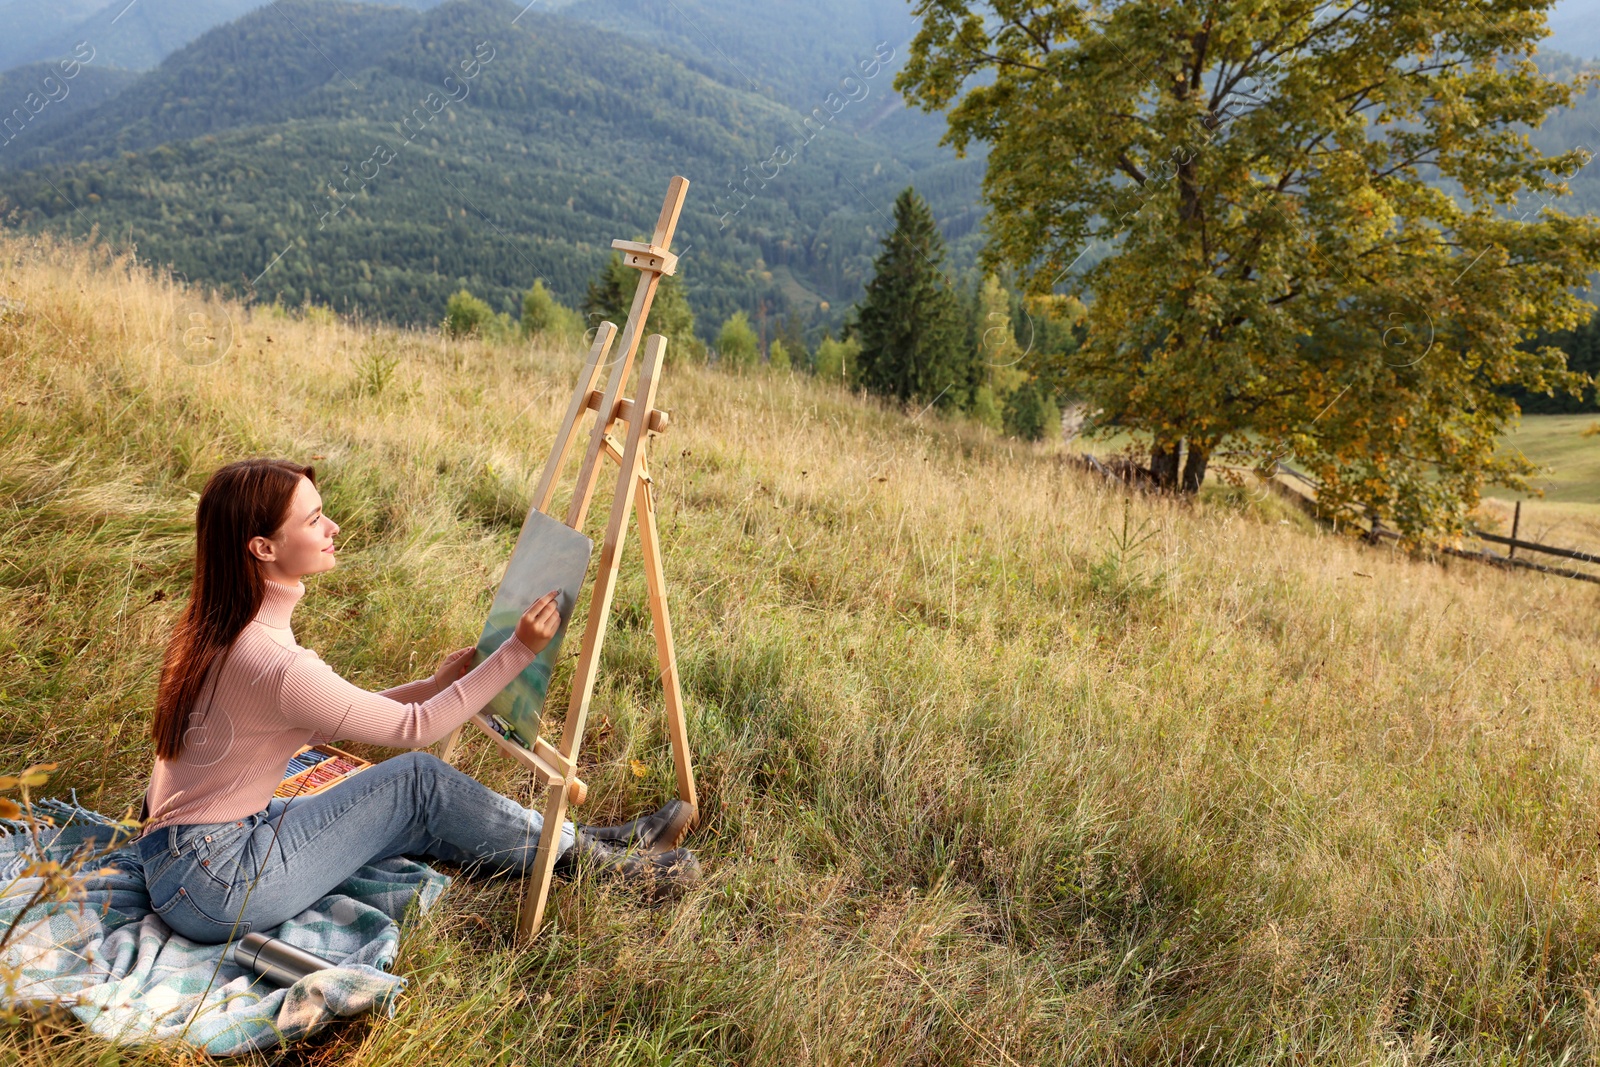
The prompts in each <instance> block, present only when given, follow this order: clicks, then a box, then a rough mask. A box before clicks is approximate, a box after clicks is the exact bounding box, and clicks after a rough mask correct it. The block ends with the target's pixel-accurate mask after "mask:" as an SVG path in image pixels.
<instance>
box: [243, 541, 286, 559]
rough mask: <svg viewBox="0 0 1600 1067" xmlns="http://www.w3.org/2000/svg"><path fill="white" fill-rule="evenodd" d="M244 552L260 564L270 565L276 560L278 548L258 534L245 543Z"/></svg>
mask: <svg viewBox="0 0 1600 1067" xmlns="http://www.w3.org/2000/svg"><path fill="white" fill-rule="evenodd" d="M245 550H246V551H247V552H249V553H250V554H251V555H252V556H254V557H255V558H256V559H258V560H260V561H261V562H262V563H272V562H274V561H276V560H277V558H278V548H277V546H276V545H274V544H273V543H272V542H271V541H269V540H268V539H267V538H265V537H262V536H261V535H260V534H257V535H256V536H254V537H252V538H250V540H248V541H246V542H245Z"/></svg>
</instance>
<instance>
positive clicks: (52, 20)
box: [0, 0, 441, 71]
mask: <svg viewBox="0 0 1600 1067" xmlns="http://www.w3.org/2000/svg"><path fill="white" fill-rule="evenodd" d="M269 2H270V0H112V2H111V3H109V4H108V3H104V2H103V0H4V2H0V26H4V27H5V28H6V30H7V33H6V34H5V35H4V37H3V38H0V71H3V70H6V69H8V68H11V67H15V66H20V65H22V64H25V63H34V62H41V61H46V60H51V59H56V58H59V57H61V56H64V55H68V54H70V53H71V51H72V49H73V48H74V47H75V46H77V45H78V44H80V43H88V44H89V45H92V46H93V47H94V49H95V50H96V52H97V53H99V56H100V63H101V65H102V66H107V67H121V68H123V69H124V70H149V69H151V68H153V67H155V66H156V65H157V64H159V63H160V62H161V61H162V60H163V59H165V58H166V57H167V56H169V55H171V54H172V53H173V52H176V51H177V50H178V49H179V48H182V47H183V46H184V45H186V44H188V43H189V42H190V41H192V40H194V39H195V38H197V37H199V36H200V35H201V34H203V33H205V32H206V31H207V30H210V29H212V28H213V27H216V26H220V25H222V24H224V23H227V22H232V21H233V20H234V19H236V18H239V17H240V16H241V15H245V14H247V13H249V12H251V11H254V10H256V9H257V8H260V7H262V6H264V5H266V4H268V3H269ZM384 2H386V3H390V4H398V5H401V6H404V7H413V8H427V7H433V6H434V5H436V4H438V3H440V2H441V0H384Z"/></svg>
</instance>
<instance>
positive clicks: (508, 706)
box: [474, 508, 594, 748]
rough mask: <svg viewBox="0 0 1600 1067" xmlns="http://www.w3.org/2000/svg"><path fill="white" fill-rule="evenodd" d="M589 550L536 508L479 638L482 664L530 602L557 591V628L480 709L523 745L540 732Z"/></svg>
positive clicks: (588, 542) (564, 526) (576, 534)
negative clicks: (517, 672) (558, 618)
mask: <svg viewBox="0 0 1600 1067" xmlns="http://www.w3.org/2000/svg"><path fill="white" fill-rule="evenodd" d="M593 550H594V542H593V541H591V540H589V538H587V537H585V536H584V535H583V534H581V533H579V532H578V531H576V530H574V529H573V528H572V527H570V526H568V525H567V524H566V523H563V522H561V521H560V520H558V519H553V518H551V517H550V516H549V515H546V514H545V513H544V512H542V511H540V510H538V509H537V508H535V509H533V510H532V511H530V512H529V513H528V519H527V521H526V522H524V523H523V524H522V533H521V534H520V535H518V537H517V547H516V548H515V549H514V550H513V551H512V553H511V562H510V563H508V564H507V565H506V574H505V577H504V578H503V579H501V581H500V589H499V591H498V592H497V593H495V597H494V604H493V606H492V607H490V609H489V619H488V621H487V622H485V623H484V624H483V634H482V636H480V637H479V638H478V646H477V648H478V654H477V656H475V657H474V662H475V663H482V662H483V661H484V659H486V658H487V657H488V655H489V654H490V653H491V652H493V651H494V650H495V649H497V648H499V647H500V645H501V643H502V642H503V641H505V639H506V638H508V637H510V636H511V635H512V633H513V632H515V630H516V628H517V620H518V619H520V618H521V617H522V613H523V612H524V611H527V610H528V606H529V605H531V604H532V603H533V602H534V601H535V600H538V599H539V598H540V597H542V596H544V595H545V594H546V593H548V592H550V590H552V589H559V590H560V591H561V602H560V604H559V610H560V612H561V628H560V629H559V630H557V631H556V635H555V637H553V638H551V640H550V644H548V645H547V646H545V649H544V651H543V652H541V653H539V655H538V657H537V658H535V659H534V661H533V662H532V663H530V664H528V666H527V668H526V669H525V670H523V672H522V673H521V674H519V675H517V677H516V678H515V679H513V680H512V682H511V684H510V685H508V686H506V687H505V689H503V690H501V691H500V693H499V695H498V696H496V697H495V698H494V699H493V700H491V701H490V702H489V705H488V706H487V707H486V708H484V709H483V711H484V715H485V717H487V718H488V719H489V721H490V722H491V723H493V724H494V726H495V728H496V729H497V730H498V731H499V732H500V733H501V734H502V735H503V736H505V737H507V738H508V739H509V740H512V741H515V742H516V743H518V744H519V745H521V746H522V747H523V748H527V747H528V746H529V745H531V744H532V743H533V741H534V739H535V738H537V737H538V736H539V722H540V719H541V718H542V717H543V715H544V698H545V694H546V693H548V692H549V690H550V676H551V675H552V674H553V673H554V672H555V665H556V662H557V657H558V656H560V654H561V639H562V638H563V637H565V636H566V633H567V620H568V619H570V618H571V617H572V609H573V608H574V607H575V606H576V605H577V603H578V592H579V590H581V589H582V588H583V579H584V576H585V575H586V574H587V573H588V570H589V556H590V554H591V553H592V552H593Z"/></svg>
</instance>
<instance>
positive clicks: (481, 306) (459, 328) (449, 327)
mask: <svg viewBox="0 0 1600 1067" xmlns="http://www.w3.org/2000/svg"><path fill="white" fill-rule="evenodd" d="M496 319H497V316H496V315H495V313H494V309H493V308H491V307H490V306H489V305H488V304H487V303H485V302H484V301H482V300H479V299H478V298H477V297H475V296H473V295H472V294H471V293H469V292H468V291H467V290H465V289H458V290H456V292H455V294H454V295H453V296H451V297H450V300H449V302H448V303H447V304H445V309H444V323H443V326H444V332H445V333H447V334H449V335H450V336H451V337H484V338H487V337H490V336H492V335H493V334H495V333H496V332H497V329H496V327H497V326H498V325H499V324H498V323H497V321H496Z"/></svg>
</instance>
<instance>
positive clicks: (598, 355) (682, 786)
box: [443, 177, 699, 937]
mask: <svg viewBox="0 0 1600 1067" xmlns="http://www.w3.org/2000/svg"><path fill="white" fill-rule="evenodd" d="M688 190H689V182H688V180H687V179H686V178H682V177H675V178H673V179H672V182H671V184H670V185H669V187H668V189H667V197H666V201H665V202H664V203H663V204H662V207H661V215H660V216H659V217H658V218H657V220H656V227H655V232H654V233H653V234H652V235H651V238H650V240H649V242H648V243H644V244H640V243H638V242H630V241H616V242H613V246H614V247H617V248H620V249H622V251H623V262H624V263H625V264H626V265H628V266H630V267H634V268H636V269H637V270H638V271H639V284H638V288H637V289H636V290H635V291H634V296H633V306H632V308H631V309H630V311H629V312H628V321H627V323H626V325H625V326H624V327H623V328H622V333H621V337H620V339H617V328H616V326H614V325H613V324H611V323H609V322H606V323H602V324H601V325H600V329H599V330H598V331H597V332H596V334H595V339H594V343H593V345H592V346H591V347H590V349H589V355H588V359H587V360H586V361H585V362H584V366H583V370H582V371H581V372H580V373H579V375H578V383H577V387H576V388H575V389H574V390H573V393H572V400H571V401H570V402H569V403H568V405H567V411H566V415H565V417H563V419H562V421H561V428H560V429H559V430H558V431H557V433H556V439H555V442H554V444H553V445H552V446H551V449H550V458H549V460H548V461H547V462H546V464H545V468H544V473H543V474H542V475H541V476H540V478H539V485H538V488H537V489H536V490H535V491H534V497H533V506H534V507H535V508H537V509H538V510H540V511H543V512H546V513H549V512H550V506H551V503H552V501H553V500H554V498H555V489H556V483H557V481H558V480H559V479H560V476H561V469H562V468H563V467H564V466H565V465H566V462H567V457H568V455H569V453H570V452H571V449H572V445H573V444H574V442H575V441H576V440H577V438H578V433H579V424H580V423H581V422H582V420H583V418H584V416H585V415H586V414H587V413H588V412H590V411H593V412H594V413H595V419H594V423H593V425H592V426H591V427H590V430H589V440H588V445H587V448H586V449H585V451H584V456H583V465H582V467H581V469H580V470H579V472H578V480H577V483H576V485H574V487H573V491H572V499H571V502H570V503H569V504H568V507H567V511H566V515H565V517H564V519H563V521H564V522H565V523H566V524H567V525H568V526H571V527H572V528H573V529H575V530H581V529H582V528H583V524H584V520H585V519H586V518H587V517H588V514H589V506H590V504H591V503H592V501H593V497H594V491H595V486H596V483H597V481H598V479H599V474H600V462H601V457H602V456H605V457H607V458H609V459H611V460H613V461H615V462H616V464H617V483H616V491H615V493H614V494H613V496H612V499H611V512H610V515H609V517H608V519H607V521H606V531H605V540H604V542H603V543H602V546H601V549H600V563H599V569H598V570H597V572H596V574H595V577H594V579H593V583H594V584H593V585H592V586H591V587H590V596H589V619H588V625H587V626H585V627H584V630H583V645H582V650H581V651H580V652H579V654H578V663H577V667H576V669H575V670H574V672H573V676H572V691H571V695H570V697H569V700H568V704H567V719H566V725H565V727H564V728H563V729H562V731H561V740H560V743H559V744H558V745H552V744H550V743H549V742H547V741H545V740H544V739H543V738H539V739H538V740H537V741H536V742H535V744H534V745H533V747H532V749H531V750H523V749H520V748H518V747H517V746H516V745H514V744H512V743H511V742H508V741H506V740H505V739H504V738H503V737H501V736H500V735H499V734H498V733H497V732H496V731H495V730H494V729H493V728H492V727H491V726H490V725H489V724H488V723H487V722H484V721H481V717H480V719H474V720H473V722H474V723H475V724H476V725H477V726H478V727H479V729H481V730H483V731H484V732H485V733H487V734H489V735H490V737H491V738H492V739H493V740H494V741H495V742H496V743H497V747H499V748H500V750H501V751H503V752H505V753H506V754H507V755H509V756H511V757H513V758H515V759H517V760H518V761H520V762H522V763H523V764H524V765H525V766H528V767H529V768H530V769H532V770H533V771H534V772H535V774H536V776H537V777H538V778H539V780H540V781H541V782H543V783H544V784H545V786H546V798H545V808H544V825H545V827H546V832H545V833H543V834H541V835H540V838H539V851H538V854H537V856H536V858H535V860H534V865H533V869H532V870H531V871H530V872H529V873H528V876H527V880H526V883H525V885H524V889H525V892H524V894H523V898H522V908H521V912H520V914H519V915H518V919H517V932H518V934H519V935H520V936H522V937H531V936H532V935H533V934H534V933H535V932H537V931H538V929H539V926H540V924H541V923H542V922H543V920H544V911H545V903H546V901H547V899H548V897H549V894H550V878H551V873H552V872H553V871H554V869H555V861H556V847H555V846H556V842H557V841H558V840H559V837H560V835H559V832H558V828H559V827H560V826H561V824H562V823H563V822H564V821H565V820H566V817H567V806H568V804H578V803H582V799H583V794H584V793H585V791H586V787H585V786H584V783H583V782H582V780H581V779H579V778H578V776H577V769H578V754H579V752H580V750H581V748H582V743H583V732H584V728H585V727H586V726H587V725H588V721H589V702H590V700H591V698H592V697H593V696H594V687H595V680H596V677H597V675H598V673H599V668H600V648H601V645H602V644H603V643H604V641H605V635H606V626H607V623H608V622H609V620H610V614H611V601H612V597H613V596H614V594H615V593H616V588H617V574H618V571H619V569H620V567H621V563H622V548H623V543H624V540H625V535H626V532H627V526H628V520H629V518H630V516H631V517H632V518H634V519H635V520H636V521H637V522H638V526H639V543H640V548H641V550H642V553H643V557H644V558H643V562H644V572H645V584H646V587H647V590H648V594H649V600H650V619H651V622H652V623H653V626H654V630H655V638H656V658H657V661H658V663H659V665H660V668H661V670H660V679H661V687H662V689H663V691H664V694H665V701H666V718H667V736H668V738H669V739H670V740H671V742H672V761H673V766H674V769H675V771H676V774H677V785H678V796H679V798H680V799H682V800H684V801H686V802H687V803H689V804H692V805H695V807H696V808H698V806H699V805H698V796H697V794H696V792H695V784H694V763H693V758H692V756H691V754H690V751H689V731H688V724H687V721H686V719H685V717H684V710H683V690H682V685H681V683H680V681H679V677H678V659H677V653H676V650H675V648H674V646H673V641H672V618H671V615H670V613H669V612H668V610H667V584H666V575H665V572H664V571H663V569H662V562H661V539H660V535H659V532H658V530H657V528H656V508H655V499H654V496H653V494H652V492H651V488H650V485H651V483H650V473H649V471H650V468H649V462H648V457H647V453H648V444H649V440H650V438H651V437H653V436H656V435H658V434H661V433H665V432H666V430H667V428H668V426H669V425H670V424H671V420H670V418H669V417H668V415H667V413H666V412H665V411H660V410H658V409H657V408H656V406H655V403H656V392H657V389H658V387H659V386H660V383H661V370H662V365H663V362H664V360H665V357H666V349H667V339H666V338H665V337H662V336H661V335H660V334H652V335H651V336H650V337H649V338H648V340H646V342H645V346H644V359H643V360H641V361H640V367H639V376H638V383H637V391H636V392H635V394H634V396H633V398H632V399H629V398H627V397H624V396H623V395H622V394H623V388H624V386H625V385H626V383H627V381H628V379H629V376H630V375H631V373H632V371H633V364H634V357H635V354H636V352H637V350H638V347H639V337H640V335H641V333H642V331H643V330H644V324H645V321H646V320H647V319H648V317H649V315H650V305H651V303H652V302H653V301H654V300H655V295H656V289H657V287H658V286H659V285H660V284H661V278H662V277H663V276H664V275H668V274H671V273H673V271H674V270H676V268H677V262H678V261H677V257H676V256H674V255H672V253H671V252H669V251H668V249H670V248H671V246H672V237H673V233H674V232H675V231H676V230H677V226H678V216H679V214H680V213H681V212H682V210H683V202H684V198H685V196H686V195H687V194H688ZM614 340H616V341H617V344H616V351H615V353H613V352H612V343H613V341H614ZM607 366H609V367H610V375H609V376H608V378H607V381H606V386H605V389H604V390H601V389H599V388H597V385H598V382H599V379H600V372H601V371H602V370H603V369H605V368H606V367H607ZM612 430H618V431H619V432H621V431H624V430H625V431H626V433H625V435H624V436H623V439H622V440H621V441H620V442H619V441H618V440H617V439H615V438H613V437H612V436H611V431H612ZM458 733H459V731H458ZM455 741H456V734H452V735H451V737H450V740H449V741H448V742H446V747H445V750H444V753H443V755H444V758H446V759H448V758H449V755H450V753H451V751H452V750H453V749H454V746H455Z"/></svg>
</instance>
